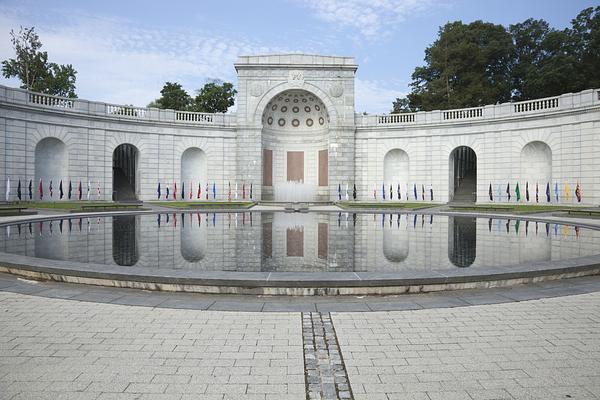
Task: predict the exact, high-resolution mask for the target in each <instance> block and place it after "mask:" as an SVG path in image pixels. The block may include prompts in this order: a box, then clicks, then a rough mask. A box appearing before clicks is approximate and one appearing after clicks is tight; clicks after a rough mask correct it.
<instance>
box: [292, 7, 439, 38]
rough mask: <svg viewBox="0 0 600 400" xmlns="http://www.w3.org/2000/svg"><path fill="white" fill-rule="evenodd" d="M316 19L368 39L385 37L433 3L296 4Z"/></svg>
mask: <svg viewBox="0 0 600 400" xmlns="http://www.w3.org/2000/svg"><path fill="white" fill-rule="evenodd" d="M297 1H299V2H301V3H303V4H304V5H305V6H306V7H308V8H310V9H311V10H313V11H314V12H315V15H316V16H317V17H318V18H320V19H322V20H324V21H326V22H330V23H332V24H335V25H338V26H340V27H342V28H350V29H355V30H357V31H358V32H360V34H361V35H362V36H364V37H366V38H368V39H375V38H378V37H381V36H387V35H388V34H389V33H390V32H391V31H392V30H393V29H394V25H395V24H398V23H400V22H402V21H403V20H405V19H406V18H407V17H408V16H410V15H411V14H414V13H417V12H420V11H422V10H424V9H425V8H427V7H428V6H429V5H430V4H431V3H432V0H297Z"/></svg>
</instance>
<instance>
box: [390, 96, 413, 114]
mask: <svg viewBox="0 0 600 400" xmlns="http://www.w3.org/2000/svg"><path fill="white" fill-rule="evenodd" d="M413 111H414V110H412V109H411V108H410V101H409V100H408V97H397V98H396V100H395V101H394V102H393V104H392V114H400V113H409V112H413Z"/></svg>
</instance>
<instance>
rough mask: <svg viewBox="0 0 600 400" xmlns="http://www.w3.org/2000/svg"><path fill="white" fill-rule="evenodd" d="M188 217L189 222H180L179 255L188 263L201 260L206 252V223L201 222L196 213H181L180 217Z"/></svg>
mask: <svg viewBox="0 0 600 400" xmlns="http://www.w3.org/2000/svg"><path fill="white" fill-rule="evenodd" d="M188 217H190V222H189V223H185V224H181V256H182V257H183V258H184V259H185V260H186V261H188V262H190V263H196V262H199V261H202V259H203V258H204V255H205V254H206V229H205V226H206V224H201V223H200V222H199V221H200V219H199V218H200V216H199V215H198V223H195V222H196V218H195V217H196V216H194V215H192V214H185V215H184V214H182V218H188Z"/></svg>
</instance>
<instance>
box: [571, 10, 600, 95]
mask: <svg viewBox="0 0 600 400" xmlns="http://www.w3.org/2000/svg"><path fill="white" fill-rule="evenodd" d="M566 35H568V39H569V50H570V52H571V54H572V55H573V57H574V58H575V60H576V61H575V62H576V66H575V69H576V70H577V75H576V76H575V77H571V79H572V80H575V82H573V84H574V87H573V89H572V90H573V91H579V90H584V89H590V88H598V87H600V6H597V7H589V8H586V9H584V10H582V11H581V12H580V13H579V14H578V15H577V16H576V17H575V18H574V19H573V20H572V21H571V28H570V29H567V30H566Z"/></svg>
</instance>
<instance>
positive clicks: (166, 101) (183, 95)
mask: <svg viewBox="0 0 600 400" xmlns="http://www.w3.org/2000/svg"><path fill="white" fill-rule="evenodd" d="M160 94H161V97H160V98H158V99H156V100H154V101H153V102H152V103H150V104H148V107H156V108H169V109H172V110H176V111H184V110H187V109H189V107H190V106H191V104H192V98H191V97H190V95H189V94H187V92H186V91H185V90H183V87H181V85H180V84H179V83H171V82H166V83H165V85H164V86H163V88H162V90H161V91H160Z"/></svg>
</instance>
